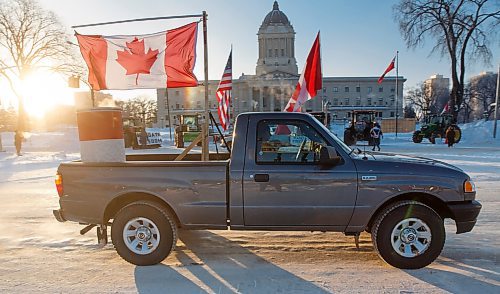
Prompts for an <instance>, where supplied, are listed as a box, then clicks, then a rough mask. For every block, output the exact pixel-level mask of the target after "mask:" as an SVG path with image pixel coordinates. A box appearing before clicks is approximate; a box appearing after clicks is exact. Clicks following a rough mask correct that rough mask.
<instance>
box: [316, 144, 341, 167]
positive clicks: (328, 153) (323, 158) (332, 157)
mask: <svg viewBox="0 0 500 294" xmlns="http://www.w3.org/2000/svg"><path fill="white" fill-rule="evenodd" d="M340 161H341V157H340V156H338V154H337V150H335V148H334V147H331V146H323V147H321V149H320V150H319V164H320V165H321V166H323V167H333V166H336V165H337V164H339V163H340Z"/></svg>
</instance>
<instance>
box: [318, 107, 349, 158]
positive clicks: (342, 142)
mask: <svg viewBox="0 0 500 294" xmlns="http://www.w3.org/2000/svg"><path fill="white" fill-rule="evenodd" d="M312 118H313V119H314V120H315V121H316V122H317V123H318V125H319V126H321V127H322V128H323V130H325V131H326V132H327V133H328V134H329V135H330V136H331V137H332V138H333V140H335V142H336V143H337V144H338V145H339V146H340V148H342V149H343V150H344V152H346V153H347V154H353V153H352V149H351V148H350V147H349V146H347V145H346V144H345V143H344V141H342V140H340V139H339V138H338V137H337V136H335V134H334V133H332V132H331V131H330V130H329V129H328V128H327V127H325V125H324V124H322V123H321V122H319V121H318V120H317V119H316V118H315V117H314V116H313V117H312Z"/></svg>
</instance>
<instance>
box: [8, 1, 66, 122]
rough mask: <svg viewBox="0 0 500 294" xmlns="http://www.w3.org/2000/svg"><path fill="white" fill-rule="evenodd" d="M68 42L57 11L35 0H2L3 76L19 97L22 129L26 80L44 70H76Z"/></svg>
mask: <svg viewBox="0 0 500 294" xmlns="http://www.w3.org/2000/svg"><path fill="white" fill-rule="evenodd" d="M67 41H68V35H67V34H66V32H65V29H64V28H63V26H62V25H61V23H60V22H59V20H58V19H57V17H56V16H55V14H54V13H52V12H50V11H46V10H43V9H42V8H41V7H40V6H39V5H38V4H37V3H36V2H35V1H34V0H0V76H1V77H3V78H5V79H6V80H7V82H8V84H9V85H10V88H11V90H12V92H13V93H14V94H15V96H16V97H17V99H18V105H19V108H18V129H19V130H25V127H26V126H25V121H26V115H25V112H24V106H23V97H22V91H21V84H22V81H23V80H24V79H26V77H27V76H28V75H29V74H30V73H33V72H36V71H37V70H40V69H48V70H51V71H55V72H61V73H69V72H72V71H73V70H74V67H73V65H72V64H73V62H72V61H73V60H74V58H73V55H72V53H71V49H70V48H69V44H68V43H67Z"/></svg>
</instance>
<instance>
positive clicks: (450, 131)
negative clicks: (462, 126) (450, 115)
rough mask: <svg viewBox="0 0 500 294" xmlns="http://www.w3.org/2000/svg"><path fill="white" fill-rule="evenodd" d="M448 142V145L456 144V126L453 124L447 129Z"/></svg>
mask: <svg viewBox="0 0 500 294" xmlns="http://www.w3.org/2000/svg"><path fill="white" fill-rule="evenodd" d="M446 142H447V143H448V147H453V144H455V128H454V127H453V126H449V127H448V129H446Z"/></svg>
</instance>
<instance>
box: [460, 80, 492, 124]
mask: <svg viewBox="0 0 500 294" xmlns="http://www.w3.org/2000/svg"><path fill="white" fill-rule="evenodd" d="M466 87H467V89H468V90H469V93H470V104H471V106H472V112H473V115H474V117H475V118H476V119H480V118H483V115H486V116H487V117H490V115H491V114H493V112H494V110H495V108H494V107H490V105H491V104H492V103H493V102H495V95H496V89H497V74H493V73H484V74H481V75H478V76H475V77H473V78H471V79H470V81H469V83H468V84H467V86H466Z"/></svg>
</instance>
